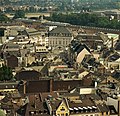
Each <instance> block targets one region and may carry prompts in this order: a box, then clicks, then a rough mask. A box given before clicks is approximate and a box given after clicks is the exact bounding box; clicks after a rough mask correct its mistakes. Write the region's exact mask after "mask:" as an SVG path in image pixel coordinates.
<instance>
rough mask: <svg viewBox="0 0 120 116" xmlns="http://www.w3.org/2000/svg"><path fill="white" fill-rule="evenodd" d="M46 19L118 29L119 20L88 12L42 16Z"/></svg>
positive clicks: (119, 27)
mask: <svg viewBox="0 0 120 116" xmlns="http://www.w3.org/2000/svg"><path fill="white" fill-rule="evenodd" d="M44 18H45V19H47V20H51V21H57V22H64V23H70V24H72V25H81V26H93V27H102V28H113V29H120V26H119V25H120V22H119V21H118V20H116V19H112V20H110V18H109V17H102V16H98V15H96V14H89V13H71V14H62V13H53V14H52V16H51V17H44Z"/></svg>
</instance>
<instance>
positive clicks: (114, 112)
mask: <svg viewBox="0 0 120 116" xmlns="http://www.w3.org/2000/svg"><path fill="white" fill-rule="evenodd" d="M108 107H109V110H110V114H111V115H115V114H116V115H117V114H118V113H117V111H116V109H115V107H114V106H113V105H110V106H108Z"/></svg>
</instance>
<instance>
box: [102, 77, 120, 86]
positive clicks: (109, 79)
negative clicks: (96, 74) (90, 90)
mask: <svg viewBox="0 0 120 116" xmlns="http://www.w3.org/2000/svg"><path fill="white" fill-rule="evenodd" d="M106 81H107V82H108V81H110V82H114V83H118V82H119V81H118V80H116V79H115V78H113V77H112V76H109V77H107V80H106V78H105V79H104V80H103V81H102V82H101V84H105V83H106Z"/></svg>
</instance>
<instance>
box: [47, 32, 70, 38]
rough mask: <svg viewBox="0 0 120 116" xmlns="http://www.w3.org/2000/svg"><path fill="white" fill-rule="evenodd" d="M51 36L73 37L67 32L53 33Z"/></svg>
mask: <svg viewBox="0 0 120 116" xmlns="http://www.w3.org/2000/svg"><path fill="white" fill-rule="evenodd" d="M49 36H64V37H71V34H67V33H51V34H50V35H49Z"/></svg>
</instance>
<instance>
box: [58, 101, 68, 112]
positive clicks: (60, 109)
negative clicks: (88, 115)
mask: <svg viewBox="0 0 120 116" xmlns="http://www.w3.org/2000/svg"><path fill="white" fill-rule="evenodd" d="M62 112H64V113H69V109H68V108H67V106H66V104H65V102H64V101H62V102H61V104H60V105H59V107H58V108H57V110H56V113H57V114H58V113H62Z"/></svg>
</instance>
